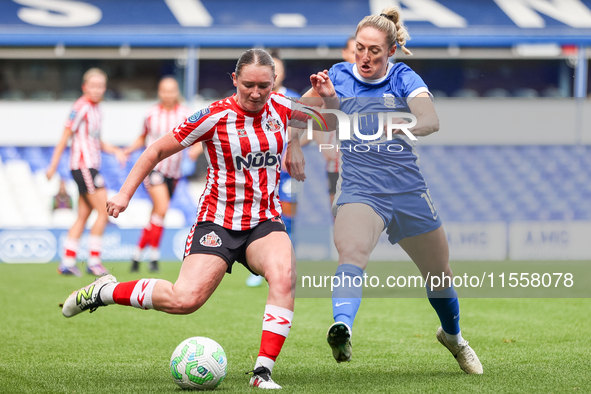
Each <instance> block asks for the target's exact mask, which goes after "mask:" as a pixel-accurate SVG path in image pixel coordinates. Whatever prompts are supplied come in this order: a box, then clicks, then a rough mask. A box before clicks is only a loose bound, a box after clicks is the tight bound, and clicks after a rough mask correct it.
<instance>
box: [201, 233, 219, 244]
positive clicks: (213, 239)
mask: <svg viewBox="0 0 591 394" xmlns="http://www.w3.org/2000/svg"><path fill="white" fill-rule="evenodd" d="M199 243H200V244H201V245H203V246H207V247H210V248H219V247H220V246H222V239H221V238H220V237H219V236H218V235H217V234H216V233H215V231H212V232H211V233H209V234H205V235H204V236H203V237H201V239H200V240H199Z"/></svg>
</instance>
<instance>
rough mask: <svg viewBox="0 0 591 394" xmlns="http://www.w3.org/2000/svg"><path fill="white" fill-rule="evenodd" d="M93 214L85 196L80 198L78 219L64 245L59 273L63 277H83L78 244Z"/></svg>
mask: <svg viewBox="0 0 591 394" xmlns="http://www.w3.org/2000/svg"><path fill="white" fill-rule="evenodd" d="M91 212H92V208H91V207H90V205H89V204H88V202H87V200H86V198H85V196H84V195H81V196H79V197H78V217H77V218H76V221H75V222H74V224H73V225H72V227H70V231H68V239H67V240H66V243H65V245H64V253H63V258H62V261H61V263H60V265H59V267H58V269H57V272H58V273H60V274H62V275H76V276H82V273H81V272H80V269H78V267H77V266H76V254H77V253H78V242H79V240H80V236H81V235H82V233H83V232H84V227H85V225H86V221H87V220H88V217H89V216H90V213H91Z"/></svg>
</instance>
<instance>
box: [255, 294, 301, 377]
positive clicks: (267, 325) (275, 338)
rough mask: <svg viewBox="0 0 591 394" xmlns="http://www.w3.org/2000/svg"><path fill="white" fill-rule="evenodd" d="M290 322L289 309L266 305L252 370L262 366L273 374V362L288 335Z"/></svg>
mask: <svg viewBox="0 0 591 394" xmlns="http://www.w3.org/2000/svg"><path fill="white" fill-rule="evenodd" d="M292 320H293V312H292V311H290V310H289V309H285V308H281V307H279V306H275V305H268V304H267V306H266V307H265V315H264V317H263V335H262V338H261V348H260V350H259V356H258V357H257V362H256V364H255V366H254V369H257V368H258V367H260V366H261V365H262V366H263V367H266V368H267V369H269V371H271V372H273V366H274V365H275V360H276V359H277V356H278V355H279V353H280V352H281V348H282V347H283V343H284V342H285V338H286V337H287V335H288V334H289V330H290V329H291V322H292Z"/></svg>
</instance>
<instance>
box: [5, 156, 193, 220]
mask: <svg viewBox="0 0 591 394" xmlns="http://www.w3.org/2000/svg"><path fill="white" fill-rule="evenodd" d="M52 152H53V148H51V147H35V146H33V147H10V146H9V147H6V146H4V147H0V190H2V191H3V193H0V206H1V207H0V228H2V227H4V228H8V227H53V228H67V227H69V226H70V225H71V223H72V222H73V221H74V220H75V219H76V215H75V214H74V213H73V212H72V211H69V212H68V211H67V210H57V211H55V212H52V209H51V201H52V198H53V196H54V195H55V194H56V193H57V190H58V189H59V178H61V179H64V180H66V190H67V192H68V194H70V196H72V198H73V200H74V201H77V199H78V189H77V187H76V184H75V183H74V181H73V180H72V178H71V176H70V171H69V169H68V162H67V160H68V154H67V152H66V154H64V155H63V156H62V160H61V161H60V164H59V167H58V173H59V175H60V177H54V178H53V179H52V180H51V181H48V180H47V178H46V177H45V169H46V168H47V166H48V164H49V161H50V160H51V154H52ZM140 154H141V152H134V153H133V154H132V156H131V157H130V161H129V162H128V164H127V166H126V167H125V168H123V169H122V168H121V167H120V165H119V163H118V162H117V160H115V158H114V157H113V156H110V155H106V154H103V167H102V172H103V174H104V176H105V183H106V186H107V189H108V191H109V194H114V193H116V191H117V190H119V188H120V187H121V185H122V184H123V182H124V181H125V178H126V177H127V175H128V174H129V171H131V168H132V167H133V163H135V161H136V160H137V158H138V157H139V155H140ZM75 208H76V207H75ZM151 209H152V205H151V202H150V199H149V196H148V193H147V192H146V189H145V188H144V187H143V185H142V186H140V188H139V189H138V192H137V193H136V195H135V197H134V200H133V201H132V203H131V204H130V207H129V212H130V214H128V215H123V216H122V217H121V218H120V219H119V220H118V221H117V225H118V226H119V227H121V228H137V227H142V226H144V225H145V223H144V222H145V220H146V219H145V218H149V217H150V211H151ZM195 210H196V207H195V203H194V202H193V200H192V198H191V196H190V194H189V187H188V182H187V180H186V179H181V180H180V181H179V183H178V186H177V189H176V192H175V195H174V197H173V199H172V201H171V209H170V210H169V212H168V213H167V216H166V220H165V225H166V226H167V227H172V228H179V227H182V226H185V225H186V224H189V223H192V222H193V220H194V217H195Z"/></svg>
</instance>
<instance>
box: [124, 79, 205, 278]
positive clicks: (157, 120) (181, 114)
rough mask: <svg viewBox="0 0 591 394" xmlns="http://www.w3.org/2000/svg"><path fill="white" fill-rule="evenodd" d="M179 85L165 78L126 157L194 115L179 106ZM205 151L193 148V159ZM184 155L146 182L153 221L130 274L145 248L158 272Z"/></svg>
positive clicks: (152, 268) (168, 161)
mask: <svg viewBox="0 0 591 394" xmlns="http://www.w3.org/2000/svg"><path fill="white" fill-rule="evenodd" d="M180 97H181V96H180V90H179V85H178V83H177V81H176V79H174V78H173V77H169V76H167V77H164V78H162V79H161V80H160V83H159V84H158V98H159V99H160V102H159V103H158V104H155V105H154V106H152V107H151V108H150V109H149V110H148V114H147V115H146V119H145V120H144V127H143V129H142V134H141V135H140V136H139V137H138V138H137V139H136V140H135V141H134V142H133V143H132V144H131V145H130V146H129V147H127V148H125V149H124V152H125V154H126V155H129V154H131V152H133V151H135V150H136V149H139V148H142V147H148V146H150V145H152V144H153V143H154V142H156V140H158V138H160V137H162V136H163V135H164V134H166V133H168V132H170V131H171V130H172V129H173V128H174V127H176V126H177V125H179V124H180V123H182V121H183V120H185V119H187V118H188V117H189V116H190V115H191V111H190V110H189V108H187V107H185V106H184V105H182V104H181V103H180ZM202 151H203V149H202V147H201V144H196V145H193V146H192V147H191V150H190V154H191V156H192V158H193V159H196V158H197V156H198V155H199V154H200V153H201V152H202ZM181 162H182V155H181V154H176V155H172V156H170V157H168V158H166V159H164V160H163V161H161V162H160V163H158V164H157V165H156V167H154V169H153V170H152V172H150V175H148V176H147V177H146V179H144V186H145V187H146V190H147V191H148V194H149V195H150V198H151V199H152V203H153V205H154V206H153V208H152V214H151V216H150V222H149V223H148V224H147V225H146V227H145V228H144V230H143V231H142V235H141V237H140V240H139V242H138V245H137V248H136V250H135V252H134V255H133V258H132V263H131V272H137V271H138V270H139V264H140V260H141V257H142V253H143V251H144V248H146V247H147V246H148V247H150V248H151V250H150V252H149V254H148V259H149V261H150V266H149V269H150V271H152V272H155V271H158V260H160V240H161V239H162V232H163V228H164V216H165V215H166V211H167V210H168V205H169V204H170V199H171V198H172V195H173V193H174V189H175V187H176V184H177V181H178V180H179V178H180V177H181Z"/></svg>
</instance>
